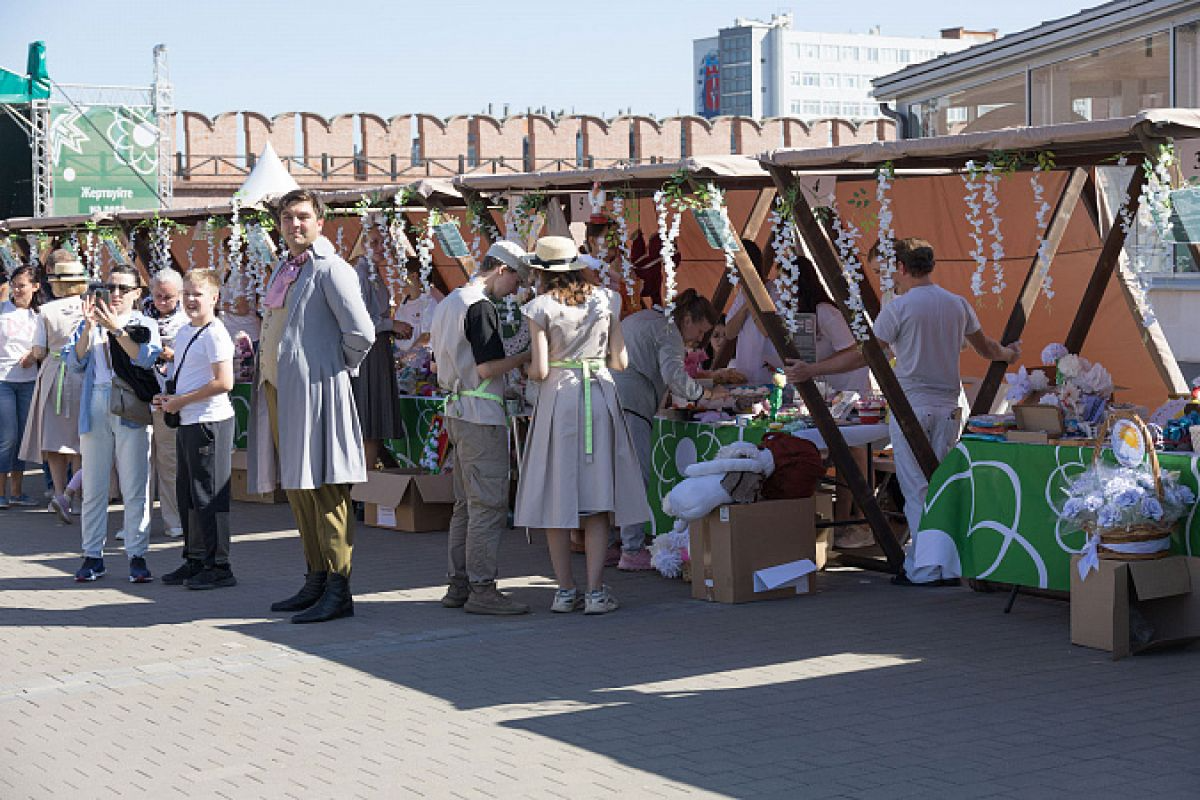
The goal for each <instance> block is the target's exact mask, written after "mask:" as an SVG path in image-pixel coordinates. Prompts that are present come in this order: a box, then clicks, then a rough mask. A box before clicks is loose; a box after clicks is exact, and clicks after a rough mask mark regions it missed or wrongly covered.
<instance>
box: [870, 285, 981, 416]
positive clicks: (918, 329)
mask: <svg viewBox="0 0 1200 800" xmlns="http://www.w3.org/2000/svg"><path fill="white" fill-rule="evenodd" d="M978 330H979V318H978V317H976V316H975V310H974V309H973V308H971V304H970V303H968V302H967V301H966V299H965V298H962V297H959V296H958V295H956V294H954V293H952V292H948V291H946V290H945V289H943V288H942V287H940V286H937V285H935V284H930V285H928V286H914V287H913V288H911V289H909V290H908V291H907V292H905V293H904V294H902V295H899V296H898V297H897V298H896V299H895V300H893V301H892V302H890V303H888V304H887V305H886V306H884V307H883V310H882V311H881V312H879V319H877V320H876V321H875V335H876V336H877V337H879V339H881V340H882V341H884V342H886V343H887V344H889V345H891V348H892V352H893V353H894V354H895V355H896V378H897V380H899V381H900V386H901V388H903V389H904V393H905V394H907V395H908V399H909V402H911V403H912V405H913V406H914V407H915V406H939V407H945V406H956V405H958V399H959V395H960V394H961V393H962V379H961V377H960V376H959V372H958V360H959V356H960V355H961V353H962V349H963V345H964V344H965V339H966V337H967V336H969V335H970V334H972V333H975V332H976V331H978Z"/></svg>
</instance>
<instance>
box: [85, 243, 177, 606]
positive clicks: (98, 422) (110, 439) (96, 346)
mask: <svg viewBox="0 0 1200 800" xmlns="http://www.w3.org/2000/svg"><path fill="white" fill-rule="evenodd" d="M141 293H142V286H141V280H140V276H139V275H138V272H137V270H136V269H134V268H133V267H132V266H131V265H129V264H117V265H115V266H113V267H112V269H111V270H109V274H108V283H106V284H104V285H103V286H100V287H96V289H95V290H94V291H91V292H89V293H88V295H87V296H85V297H84V299H83V321H82V322H81V323H79V326H78V327H77V328H76V329H75V333H74V335H73V337H72V339H71V341H70V343H69V344H67V346H66V347H64V348H63V351H62V353H63V359H64V360H65V361H66V363H67V368H68V369H71V370H74V371H75V372H79V373H82V374H83V389H82V396H81V399H80V404H79V441H80V451H81V454H82V456H83V461H84V463H85V464H86V466H87V469H86V470H85V471H84V475H83V556H84V557H83V564H82V565H81V566H80V568H79V570H78V571H77V572H76V573H75V580H76V581H81V582H83V581H94V580H96V579H97V578H100V577H103V576H104V573H105V569H104V543H105V540H106V539H107V538H108V491H109V473H111V472H112V468H113V466H114V464H115V465H116V468H117V478H118V481H119V482H120V486H121V498H122V502H123V503H124V504H125V521H124V526H123V528H122V530H123V531H124V533H125V552H126V554H127V555H128V556H129V580H130V582H131V583H148V582H149V581H150V580H151V576H150V570H149V569H148V568H147V567H146V551H147V549H148V548H149V544H150V507H149V504H148V503H147V495H148V494H149V484H150V434H151V428H150V421H149V417H150V414H149V406H148V405H147V406H146V408H145V409H144V410H145V412H146V413H145V419H146V421H145V423H144V424H143V423H141V422H140V421H138V420H136V419H131V418H130V417H128V416H118V414H116V413H114V408H117V409H118V410H120V404H119V402H114V400H116V401H120V400H121V399H122V397H123V396H125V395H126V394H127V391H126V390H127V387H126V389H123V386H122V383H118V382H119V381H122V379H121V377H120V376H119V375H118V374H117V370H115V369H114V366H117V365H120V364H121V362H122V357H123V360H124V361H125V362H128V363H130V364H131V365H132V367H134V368H140V369H143V370H150V369H151V368H152V367H153V366H154V362H155V361H156V360H157V359H158V354H159V353H160V352H161V351H162V344H161V340H160V339H159V335H158V325H156V324H155V323H154V321H153V320H151V319H149V318H147V317H146V316H144V315H143V314H142V313H141V312H139V311H135V310H134V309H135V308H136V307H137V300H138V297H139V296H140V295H141ZM118 348H119V349H120V350H121V353H117V352H116V350H117V349H118ZM136 399H137V398H132V400H134V401H136Z"/></svg>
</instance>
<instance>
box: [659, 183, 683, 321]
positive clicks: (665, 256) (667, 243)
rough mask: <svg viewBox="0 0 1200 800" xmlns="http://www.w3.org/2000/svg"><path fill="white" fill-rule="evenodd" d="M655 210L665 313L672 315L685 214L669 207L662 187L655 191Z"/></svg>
mask: <svg viewBox="0 0 1200 800" xmlns="http://www.w3.org/2000/svg"><path fill="white" fill-rule="evenodd" d="M654 210H655V212H656V213H657V215H658V237H659V239H660V240H661V241H662V270H663V313H664V314H666V315H667V316H668V317H670V316H671V315H672V314H673V313H674V312H675V290H676V283H675V240H676V239H677V238H678V237H679V224H680V222H681V221H682V219H683V214H682V212H681V211H680V210H679V209H677V208H676V209H671V208H669V207H668V203H667V201H666V193H665V192H663V191H662V190H661V189H660V190H658V191H657V192H655V193H654ZM672 214H674V216H672Z"/></svg>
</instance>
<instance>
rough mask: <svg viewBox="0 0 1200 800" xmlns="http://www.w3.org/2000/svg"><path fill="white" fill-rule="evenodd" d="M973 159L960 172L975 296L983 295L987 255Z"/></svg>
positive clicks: (972, 290) (972, 291) (972, 287)
mask: <svg viewBox="0 0 1200 800" xmlns="http://www.w3.org/2000/svg"><path fill="white" fill-rule="evenodd" d="M977 169H978V168H977V167H976V165H975V162H974V161H968V162H967V165H966V172H964V173H963V174H962V180H963V186H964V187H966V190H967V192H966V194H965V195H963V200H964V201H965V202H966V204H967V214H966V217H967V225H969V226H970V228H971V231H970V233H969V234H968V235H969V236H970V237H971V241H972V242H973V243H974V244H973V245H972V247H971V252H970V255H971V258H972V259H974V260H975V271H974V272H972V273H971V293H972V294H973V295H975V296H976V297H982V296H983V273H984V271H985V270H986V269H987V256H986V255H984V250H983V205H982V204H981V203H980V202H979V188H980V184H979V181H978V179H977V178H978V172H977Z"/></svg>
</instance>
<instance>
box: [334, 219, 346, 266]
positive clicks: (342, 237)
mask: <svg viewBox="0 0 1200 800" xmlns="http://www.w3.org/2000/svg"><path fill="white" fill-rule="evenodd" d="M334 247H335V248H336V249H337V254H338V257H339V258H341V259H342V260H345V258H346V229H345V228H344V227H343V226H341V225H339V226H338V232H337V241H336V242H334Z"/></svg>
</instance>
